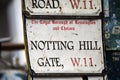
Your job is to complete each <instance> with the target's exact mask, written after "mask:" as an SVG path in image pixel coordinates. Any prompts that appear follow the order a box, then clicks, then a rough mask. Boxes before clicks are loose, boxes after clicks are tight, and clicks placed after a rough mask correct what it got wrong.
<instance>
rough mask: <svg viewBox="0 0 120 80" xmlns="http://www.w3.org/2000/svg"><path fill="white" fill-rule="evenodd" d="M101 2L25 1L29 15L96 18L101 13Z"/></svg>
mask: <svg viewBox="0 0 120 80" xmlns="http://www.w3.org/2000/svg"><path fill="white" fill-rule="evenodd" d="M101 2H102V1H101V0H25V10H26V11H27V12H29V14H30V15H80V16H98V15H99V14H100V12H102V3H101Z"/></svg>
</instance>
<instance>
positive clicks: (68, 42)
mask: <svg viewBox="0 0 120 80" xmlns="http://www.w3.org/2000/svg"><path fill="white" fill-rule="evenodd" d="M25 22H26V23H25V37H26V44H27V52H28V58H29V63H30V68H31V70H32V71H34V72H35V73H95V74H96V73H102V71H103V69H104V60H103V43H102V23H101V22H102V21H101V19H96V20H43V19H26V21H25Z"/></svg>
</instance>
